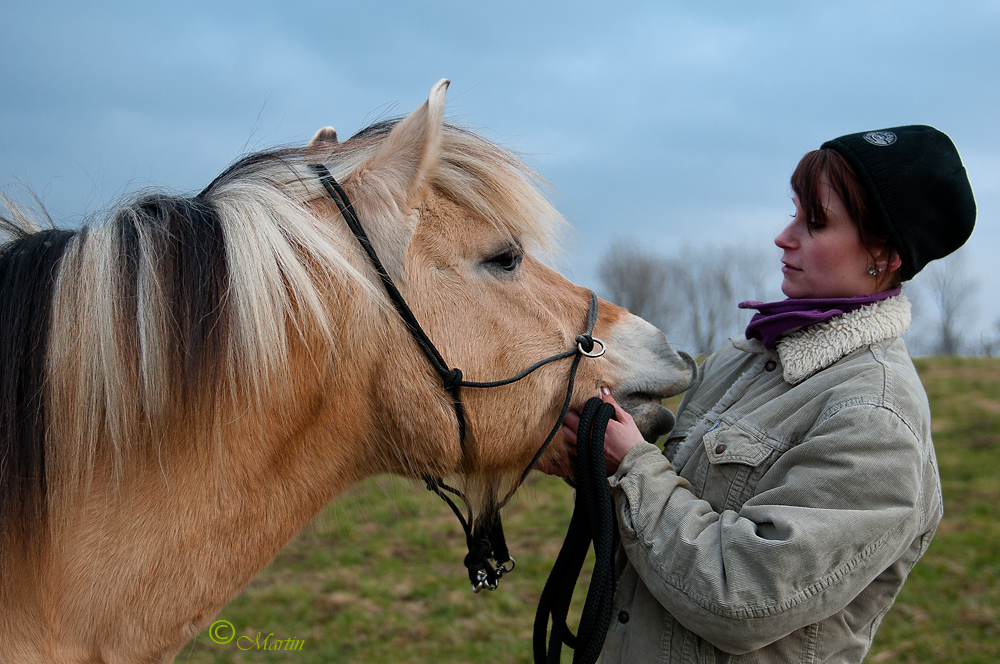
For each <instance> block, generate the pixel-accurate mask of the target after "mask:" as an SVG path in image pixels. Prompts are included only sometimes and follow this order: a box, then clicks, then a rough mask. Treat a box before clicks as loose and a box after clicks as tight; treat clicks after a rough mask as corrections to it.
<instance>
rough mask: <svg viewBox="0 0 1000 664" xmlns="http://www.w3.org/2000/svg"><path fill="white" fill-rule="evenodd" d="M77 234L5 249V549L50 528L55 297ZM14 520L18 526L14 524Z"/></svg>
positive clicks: (1, 290) (44, 235)
mask: <svg viewBox="0 0 1000 664" xmlns="http://www.w3.org/2000/svg"><path fill="white" fill-rule="evenodd" d="M74 235H76V233H75V232H73V231H63V230H45V231H41V232H38V233H35V234H31V235H28V234H24V235H21V237H18V238H16V239H15V240H13V241H11V242H9V243H8V244H6V245H4V246H2V247H0V548H3V547H2V543H3V542H4V540H6V541H7V543H8V544H9V543H11V538H12V537H17V536H18V535H20V536H21V537H22V538H23V539H22V543H23V545H24V546H27V545H28V541H27V539H28V538H27V536H26V535H27V533H29V532H31V531H32V530H36V531H37V530H41V529H42V528H43V527H44V523H45V445H44V442H45V441H44V437H45V364H46V353H47V345H48V338H49V318H50V313H51V311H52V294H53V286H54V284H55V278H56V275H57V273H58V270H59V263H60V260H61V259H62V256H63V253H64V252H65V250H66V245H67V244H68V243H69V241H70V240H71V239H72V238H73V236H74ZM12 522H13V523H12Z"/></svg>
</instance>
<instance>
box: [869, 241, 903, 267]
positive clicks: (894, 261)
mask: <svg viewBox="0 0 1000 664" xmlns="http://www.w3.org/2000/svg"><path fill="white" fill-rule="evenodd" d="M874 258H875V267H877V268H878V271H879V272H884V273H889V272H895V271H896V270H898V269H899V268H900V267H901V266H902V265H903V261H901V260H900V259H899V254H898V253H896V250H895V249H893V248H892V247H886V248H885V249H882V250H881V251H879V252H878V253H877V254H875V256H874Z"/></svg>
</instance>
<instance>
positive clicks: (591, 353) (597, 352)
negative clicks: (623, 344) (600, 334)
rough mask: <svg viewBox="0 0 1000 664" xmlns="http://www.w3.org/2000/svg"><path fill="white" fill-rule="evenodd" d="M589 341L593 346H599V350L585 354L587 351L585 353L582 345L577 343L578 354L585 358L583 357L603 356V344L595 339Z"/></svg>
mask: <svg viewBox="0 0 1000 664" xmlns="http://www.w3.org/2000/svg"><path fill="white" fill-rule="evenodd" d="M591 340H592V341H593V342H594V343H595V344H600V346H601V350H599V351H590V352H587V351H585V350H584V349H583V343H581V342H577V344H576V348H577V350H579V351H580V354H581V355H583V356H585V357H600V356H601V355H604V351H605V346H604V342H603V341H601V340H600V339H598V338H597V337H591Z"/></svg>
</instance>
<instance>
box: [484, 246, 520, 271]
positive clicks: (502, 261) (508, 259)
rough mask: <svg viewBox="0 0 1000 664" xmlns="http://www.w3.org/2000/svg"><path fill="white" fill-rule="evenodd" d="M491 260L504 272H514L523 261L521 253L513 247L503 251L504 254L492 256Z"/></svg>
mask: <svg viewBox="0 0 1000 664" xmlns="http://www.w3.org/2000/svg"><path fill="white" fill-rule="evenodd" d="M489 262H490V263H493V264H494V265H496V266H497V267H499V268H500V269H501V270H503V271H504V272H513V271H514V270H516V269H517V266H518V265H519V264H520V263H521V254H520V253H518V252H516V251H514V250H513V249H511V250H508V251H505V252H503V253H502V254H497V255H496V256H494V257H493V258H491V259H490V260H489Z"/></svg>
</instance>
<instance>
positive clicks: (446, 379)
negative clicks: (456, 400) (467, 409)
mask: <svg viewBox="0 0 1000 664" xmlns="http://www.w3.org/2000/svg"><path fill="white" fill-rule="evenodd" d="M441 380H442V382H443V383H444V389H446V390H453V389H455V388H456V387H459V386H461V384H462V370H461V369H459V368H458V367H455V368H454V369H452V370H451V371H449V372H447V373H444V374H441Z"/></svg>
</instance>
